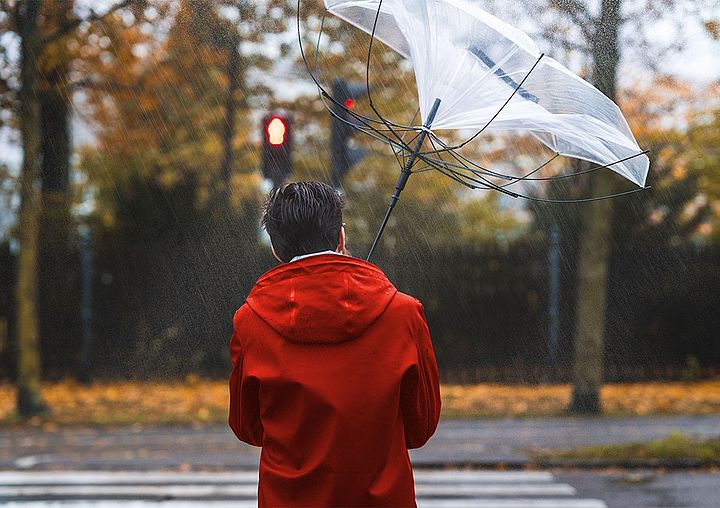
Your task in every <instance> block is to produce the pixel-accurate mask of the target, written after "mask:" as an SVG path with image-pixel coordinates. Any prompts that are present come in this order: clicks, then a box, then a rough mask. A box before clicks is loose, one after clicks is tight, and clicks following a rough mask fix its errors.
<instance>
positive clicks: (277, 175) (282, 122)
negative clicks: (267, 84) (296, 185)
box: [262, 112, 293, 187]
mask: <svg viewBox="0 0 720 508" xmlns="http://www.w3.org/2000/svg"><path fill="white" fill-rule="evenodd" d="M262 127H263V131H262V138H263V147H262V175H263V178H266V179H268V180H270V181H272V183H273V187H279V186H280V185H282V183H283V182H284V181H286V180H287V179H288V178H289V177H290V175H291V174H292V169H293V168H292V144H293V139H292V138H293V134H292V122H291V121H290V118H289V117H288V115H286V114H285V113H282V112H276V113H271V114H269V115H266V116H265V118H263V123H262Z"/></svg>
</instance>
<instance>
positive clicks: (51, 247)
mask: <svg viewBox="0 0 720 508" xmlns="http://www.w3.org/2000/svg"><path fill="white" fill-rule="evenodd" d="M66 5H67V6H68V7H69V6H70V2H67V3H66ZM61 15H63V16H64V13H61ZM61 19H62V18H61ZM61 42H62V40H61ZM43 78H44V79H43V80H42V86H41V87H40V89H39V101H40V111H41V113H40V117H41V122H42V142H41V150H42V165H41V175H42V210H41V216H40V250H39V256H40V258H39V259H40V272H39V277H40V279H39V287H40V296H39V302H38V303H39V308H40V330H41V334H42V337H43V350H44V351H46V352H47V354H48V355H50V356H52V358H53V359H54V361H53V364H54V365H55V366H57V367H64V368H65V369H72V368H74V367H75V366H76V363H77V355H78V349H79V336H80V332H79V329H78V324H79V319H78V318H79V311H80V309H79V302H78V273H79V272H78V259H77V255H74V253H73V251H72V249H71V247H70V245H71V241H70V239H71V232H72V218H71V215H70V205H71V193H70V155H71V138H70V100H71V99H70V95H69V91H68V90H67V86H66V83H67V62H66V56H65V55H63V54H62V52H61V54H60V55H59V56H58V58H57V62H56V63H55V65H54V66H53V67H52V68H51V69H49V70H46V71H45V72H44V76H43ZM57 323H63V326H57Z"/></svg>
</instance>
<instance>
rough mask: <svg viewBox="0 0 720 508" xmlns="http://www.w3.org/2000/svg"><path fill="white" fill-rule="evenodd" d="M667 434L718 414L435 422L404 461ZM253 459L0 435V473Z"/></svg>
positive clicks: (240, 447) (187, 432)
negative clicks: (426, 438) (433, 428)
mask: <svg viewBox="0 0 720 508" xmlns="http://www.w3.org/2000/svg"><path fill="white" fill-rule="evenodd" d="M675 430H677V431H680V432H683V433H685V434H687V435H692V436H697V437H700V438H707V437H716V436H717V435H718V434H720V416H708V417H664V418H528V419H499V420H449V421H441V422H440V425H439V427H438V430H437V432H436V433H435V435H434V436H433V437H432V439H431V440H430V441H429V442H428V443H427V444H426V445H425V446H424V447H423V448H421V449H419V450H411V452H410V458H411V460H412V462H413V464H414V465H415V466H420V467H423V466H425V467H428V466H434V467H440V466H442V467H444V466H447V465H450V466H468V465H469V466H484V467H489V466H492V465H493V464H496V463H515V464H516V465H522V464H523V461H527V459H528V450H531V449H562V448H574V447H577V446H582V445H588V444H604V443H626V442H633V441H647V440H651V439H658V438H662V437H665V436H667V435H668V434H669V433H671V432H673V431H675ZM259 459H260V449H259V448H256V447H253V446H249V445H246V444H244V443H241V442H239V441H238V440H237V439H235V437H234V436H233V435H232V432H231V431H230V429H229V428H228V427H227V426H225V425H214V426H204V427H147V428H146V427H142V426H139V425H138V426H132V427H120V428H59V429H57V430H56V431H54V432H46V431H43V430H42V429H38V428H34V429H33V428H31V429H27V428H26V429H2V430H0V470H1V469H15V468H18V469H43V468H64V469H125V470H136V469H142V470H147V469H158V468H171V469H172V468H181V469H247V468H254V467H257V464H258V461H259ZM718 506H720V503H719V504H718Z"/></svg>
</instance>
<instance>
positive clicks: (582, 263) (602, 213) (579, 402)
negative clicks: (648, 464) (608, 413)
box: [570, 0, 621, 414]
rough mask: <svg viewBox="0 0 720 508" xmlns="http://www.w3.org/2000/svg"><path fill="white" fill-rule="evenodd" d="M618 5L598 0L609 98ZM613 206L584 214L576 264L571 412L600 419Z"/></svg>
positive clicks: (600, 52) (598, 76) (597, 187)
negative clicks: (600, 2)
mask: <svg viewBox="0 0 720 508" xmlns="http://www.w3.org/2000/svg"><path fill="white" fill-rule="evenodd" d="M620 3H621V1H620V0H602V11H601V14H600V18H599V20H598V23H597V26H596V31H595V38H594V40H593V44H592V52H593V82H594V84H595V86H596V87H597V88H598V89H599V90H600V91H601V92H603V93H604V94H605V95H607V96H608V97H609V98H610V99H612V100H615V97H616V88H615V83H616V78H617V67H618V63H619V60H620V53H619V49H618V32H619V28H620V23H621V20H620ZM592 191H593V194H594V195H595V196H604V195H608V194H611V193H612V191H613V180H612V179H611V175H598V176H596V177H594V178H593V180H592ZM612 212H613V203H612V200H610V199H606V200H602V201H595V202H592V203H589V204H588V205H587V207H586V209H585V213H584V214H583V228H582V231H581V233H580V247H579V259H578V289H577V300H576V314H575V352H574V358H573V384H574V390H573V397H572V402H571V405H570V412H572V413H585V414H587V413H589V414H598V413H600V412H601V406H600V385H601V384H602V375H603V353H604V346H605V312H606V297H607V272H608V258H609V256H610V240H611V229H610V224H611V223H612Z"/></svg>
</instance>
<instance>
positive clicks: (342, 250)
mask: <svg viewBox="0 0 720 508" xmlns="http://www.w3.org/2000/svg"><path fill="white" fill-rule="evenodd" d="M335 252H339V253H340V254H347V249H346V248H345V224H343V225H342V226H340V240H339V241H338V245H337V248H336V249H335Z"/></svg>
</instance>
